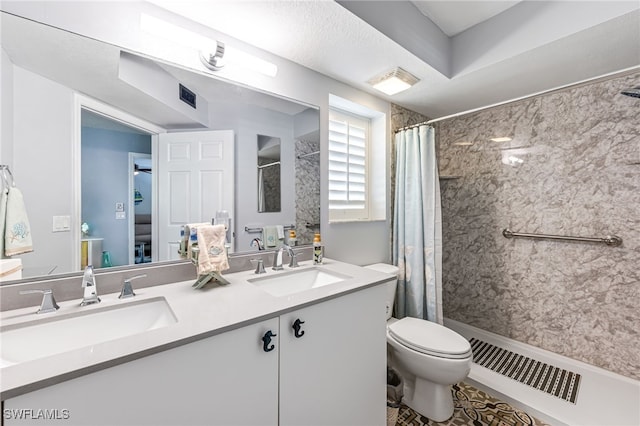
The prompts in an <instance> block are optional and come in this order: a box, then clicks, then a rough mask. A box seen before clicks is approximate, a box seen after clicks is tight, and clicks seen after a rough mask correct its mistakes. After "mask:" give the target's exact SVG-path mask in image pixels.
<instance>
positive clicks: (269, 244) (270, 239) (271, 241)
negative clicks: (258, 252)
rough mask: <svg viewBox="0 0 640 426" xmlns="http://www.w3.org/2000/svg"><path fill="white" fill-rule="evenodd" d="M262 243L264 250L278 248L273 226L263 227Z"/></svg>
mask: <svg viewBox="0 0 640 426" xmlns="http://www.w3.org/2000/svg"><path fill="white" fill-rule="evenodd" d="M262 242H263V243H264V246H265V247H266V248H274V247H277V246H278V230H277V229H276V227H275V226H265V227H263V228H262Z"/></svg>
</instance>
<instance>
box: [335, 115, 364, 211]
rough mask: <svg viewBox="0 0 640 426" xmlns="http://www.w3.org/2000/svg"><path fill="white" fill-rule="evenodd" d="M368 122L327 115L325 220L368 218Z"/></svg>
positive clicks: (356, 117)
mask: <svg viewBox="0 0 640 426" xmlns="http://www.w3.org/2000/svg"><path fill="white" fill-rule="evenodd" d="M370 124H371V122H370V120H369V118H367V117H359V116H356V115H352V114H348V113H345V112H342V111H339V110H336V109H331V110H330V112H329V220H333V221H340V220H366V219H369V196H368V194H369V190H368V185H369V180H370V178H369V172H368V151H369V133H370V127H371V126H370Z"/></svg>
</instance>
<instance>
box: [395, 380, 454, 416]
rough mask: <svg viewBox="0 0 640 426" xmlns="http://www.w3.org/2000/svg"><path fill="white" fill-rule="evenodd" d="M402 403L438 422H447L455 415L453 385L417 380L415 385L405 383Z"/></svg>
mask: <svg viewBox="0 0 640 426" xmlns="http://www.w3.org/2000/svg"><path fill="white" fill-rule="evenodd" d="M402 402H403V403H404V404H405V405H407V406H408V407H409V408H411V409H412V410H414V411H416V412H418V413H420V414H422V415H423V416H425V417H428V418H429V419H430V420H433V421H436V422H442V421H445V420H447V419H449V418H450V417H451V416H452V415H453V395H452V394H451V385H440V384H437V383H433V382H429V381H426V380H423V379H420V378H416V379H415V381H414V382H413V383H407V382H405V392H404V398H403V399H402Z"/></svg>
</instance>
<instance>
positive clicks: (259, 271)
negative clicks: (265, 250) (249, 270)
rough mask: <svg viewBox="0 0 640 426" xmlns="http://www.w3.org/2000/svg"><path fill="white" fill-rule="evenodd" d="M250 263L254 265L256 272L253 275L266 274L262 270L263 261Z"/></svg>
mask: <svg viewBox="0 0 640 426" xmlns="http://www.w3.org/2000/svg"><path fill="white" fill-rule="evenodd" d="M251 263H253V264H255V265H256V270H255V271H254V274H266V273H267V271H265V270H264V260H262V259H251Z"/></svg>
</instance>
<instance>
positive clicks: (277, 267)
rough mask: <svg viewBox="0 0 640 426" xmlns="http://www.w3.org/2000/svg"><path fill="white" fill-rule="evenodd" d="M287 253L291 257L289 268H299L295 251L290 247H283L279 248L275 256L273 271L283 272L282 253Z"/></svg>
mask: <svg viewBox="0 0 640 426" xmlns="http://www.w3.org/2000/svg"><path fill="white" fill-rule="evenodd" d="M284 251H286V252H287V254H288V255H289V258H290V261H289V267H290V268H297V267H298V260H297V259H296V254H295V252H294V251H293V249H292V248H291V247H290V246H288V245H286V244H285V245H283V246H282V247H279V248H278V249H277V250H276V252H275V254H274V255H273V268H271V269H273V270H274V271H281V270H283V269H284V268H283V266H282V252H284Z"/></svg>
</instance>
